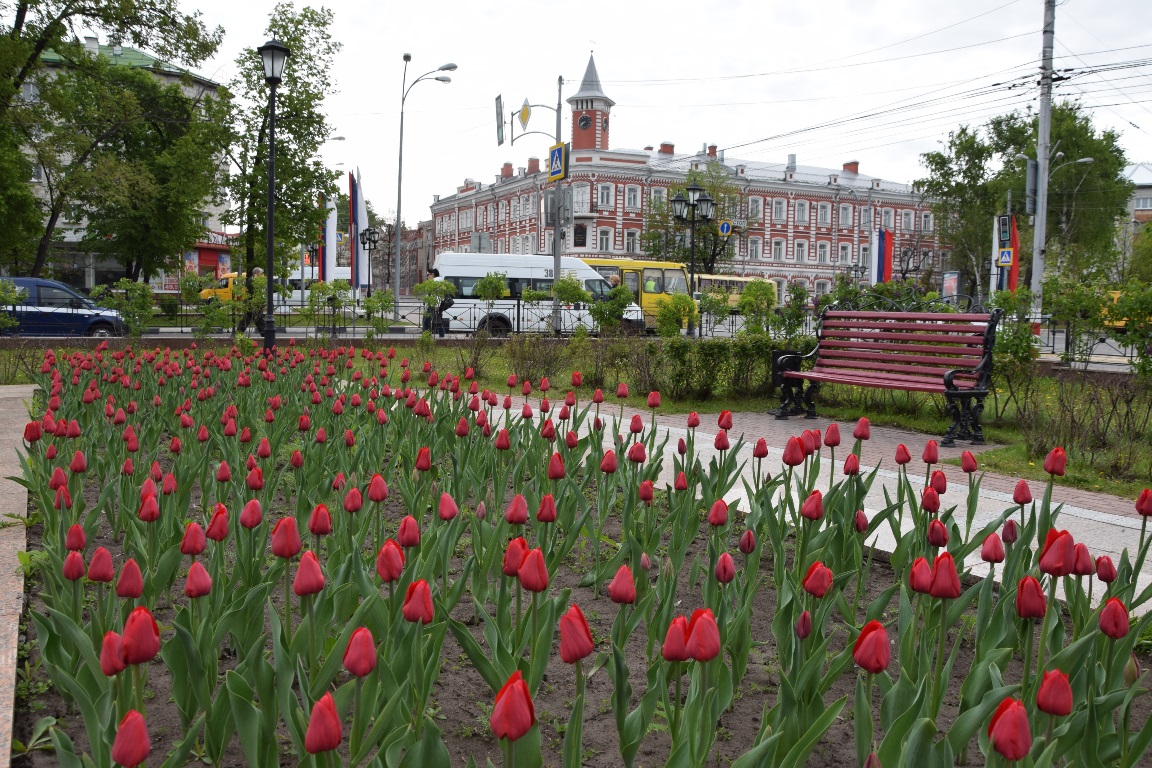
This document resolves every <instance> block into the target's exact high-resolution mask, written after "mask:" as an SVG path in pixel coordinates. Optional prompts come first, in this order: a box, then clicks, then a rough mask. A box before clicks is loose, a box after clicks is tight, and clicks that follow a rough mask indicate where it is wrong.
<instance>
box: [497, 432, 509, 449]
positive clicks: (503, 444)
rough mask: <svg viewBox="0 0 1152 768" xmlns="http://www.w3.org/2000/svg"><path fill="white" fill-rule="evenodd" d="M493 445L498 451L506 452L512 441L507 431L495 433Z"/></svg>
mask: <svg viewBox="0 0 1152 768" xmlns="http://www.w3.org/2000/svg"><path fill="white" fill-rule="evenodd" d="M494 445H495V447H496V450H498V451H506V450H508V449H509V448H511V447H512V440H511V438H510V437H509V435H508V430H507V429H501V430H500V431H499V432H497V433H496V440H495V442H494Z"/></svg>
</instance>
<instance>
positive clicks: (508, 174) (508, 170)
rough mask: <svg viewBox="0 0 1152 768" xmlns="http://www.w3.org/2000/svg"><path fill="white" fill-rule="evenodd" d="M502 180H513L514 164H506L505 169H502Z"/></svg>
mask: <svg viewBox="0 0 1152 768" xmlns="http://www.w3.org/2000/svg"><path fill="white" fill-rule="evenodd" d="M500 178H502V179H510V178H512V163H504V167H503V168H501V169H500Z"/></svg>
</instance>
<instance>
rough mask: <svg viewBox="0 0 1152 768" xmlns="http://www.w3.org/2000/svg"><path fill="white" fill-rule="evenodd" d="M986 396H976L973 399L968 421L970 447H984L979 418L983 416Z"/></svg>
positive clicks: (982, 431) (982, 430) (982, 429)
mask: <svg viewBox="0 0 1152 768" xmlns="http://www.w3.org/2000/svg"><path fill="white" fill-rule="evenodd" d="M985 397H987V395H976V396H975V397H974V398H973V399H974V400H975V402H974V403H973V404H972V410H971V412H970V413H969V415H968V421H969V423H970V424H971V426H972V445H984V428H983V427H981V426H980V417H981V416H982V415H983V414H984V398H985Z"/></svg>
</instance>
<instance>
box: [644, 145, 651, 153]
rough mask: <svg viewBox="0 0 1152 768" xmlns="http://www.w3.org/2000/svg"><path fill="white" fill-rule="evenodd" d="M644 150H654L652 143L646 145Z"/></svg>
mask: <svg viewBox="0 0 1152 768" xmlns="http://www.w3.org/2000/svg"><path fill="white" fill-rule="evenodd" d="M644 151H645V152H651V151H652V145H651V144H649V145H648V146H646V147H644Z"/></svg>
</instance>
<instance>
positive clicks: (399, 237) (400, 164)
mask: <svg viewBox="0 0 1152 768" xmlns="http://www.w3.org/2000/svg"><path fill="white" fill-rule="evenodd" d="M410 61H412V54H410V53H406V54H404V77H403V78H402V79H401V81H400V158H399V160H398V161H397V163H396V253H395V256H394V258H393V265H392V319H393V321H396V322H399V321H400V246H401V244H402V243H403V242H404V236H403V230H402V229H401V228H400V227H401V224H400V222H401V221H402V219H401V218H400V198H401V192H402V191H403V189H404V102H405V101H407V99H408V92H409V91H411V90H412V88H413V87H415V85H416V83H419V82H420V81H422V80H425V79H426V78H428V77H429V75H435V74H436V73H437V72H454V71H456V65H455V64H451V63H449V64H442V65H440V66H439V67H437V68H436V69H434V70H432V71H431V72H425V73H424V74H422V75H420V77H418V78H416V79H415V80H413V81H412V85H408V84H407V83H408V62H410ZM432 79H433V80H436V81H437V82H440V83H450V82H452V78H450V77H448V76H447V75H439V76H437V77H434V78H432Z"/></svg>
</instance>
